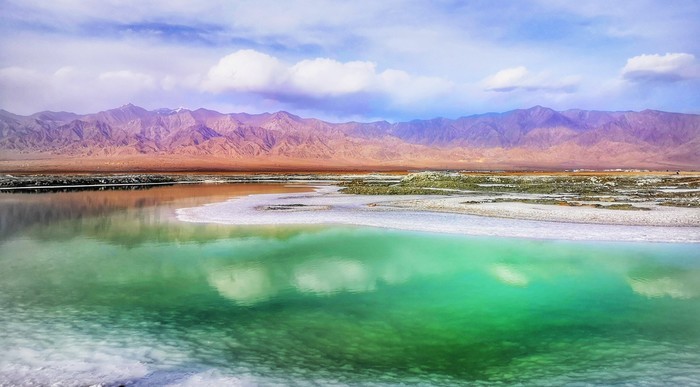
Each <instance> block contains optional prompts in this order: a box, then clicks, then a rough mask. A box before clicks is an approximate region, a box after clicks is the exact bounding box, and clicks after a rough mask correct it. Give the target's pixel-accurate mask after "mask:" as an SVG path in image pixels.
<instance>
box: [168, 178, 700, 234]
mask: <svg viewBox="0 0 700 387" xmlns="http://www.w3.org/2000/svg"><path fill="white" fill-rule="evenodd" d="M338 190H339V188H338V187H335V186H325V187H316V189H315V191H314V192H311V193H295V194H261V195H250V196H245V197H239V198H234V199H231V200H229V201H226V202H223V203H213V204H207V205H204V206H199V207H191V208H181V209H178V210H177V218H178V219H179V220H181V221H185V222H196V223H219V224H232V225H294V224H304V225H309V224H343V225H355V226H369V227H383V228H393V229H401V230H413V231H426V232H441V233H454V234H464V235H474V236H503V237H517V238H536V239H563V240H599V241H649V242H693V243H700V211H698V209H697V208H670V207H668V208H666V207H659V208H658V209H657V208H655V209H654V210H651V211H621V210H617V211H615V210H606V209H599V208H572V207H560V206H553V205H540V204H529V203H505V202H504V203H489V204H488V205H486V204H481V205H472V204H464V202H465V201H466V200H467V199H466V198H465V197H461V196H448V197H445V196H424V195H421V196H417V195H416V196H414V195H406V196H398V195H391V196H381V195H348V194H342V193H339V192H338ZM470 199H473V196H471V197H470Z"/></svg>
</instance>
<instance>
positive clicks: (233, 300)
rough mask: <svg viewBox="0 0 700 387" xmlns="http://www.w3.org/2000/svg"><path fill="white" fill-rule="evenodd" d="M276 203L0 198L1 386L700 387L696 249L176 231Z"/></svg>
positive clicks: (100, 196) (124, 196)
mask: <svg viewBox="0 0 700 387" xmlns="http://www.w3.org/2000/svg"><path fill="white" fill-rule="evenodd" d="M281 190H289V191H296V192H299V191H302V190H306V188H288V187H282V186H276V185H253V184H247V185H204V186H175V187H158V188H153V189H149V190H139V191H98V192H74V193H51V194H39V195H36V194H34V195H28V194H0V217H1V218H2V220H1V222H0V348H2V351H0V385H15V384H20V385H32V384H36V385H47V384H53V383H60V384H61V385H89V384H95V383H102V384H103V385H119V384H126V385H134V386H143V385H168V384H170V385H201V384H208V385H223V384H229V385H231V384H234V385H235V384H238V385H332V384H338V385H344V384H362V385H396V384H408V385H425V384H430V385H451V384H453V385H463V384H465V383H467V384H482V383H483V384H488V385H493V384H518V383H524V384H528V385H533V384H534V385H561V384H567V383H569V384H572V383H573V384H576V383H584V384H588V383H592V384H607V385H609V384H624V383H629V384H632V385H639V384H651V385H669V384H673V385H688V384H699V383H700V252H699V250H700V249H698V245H697V244H695V245H693V244H662V243H611V242H606V243H594V242H571V241H543V240H528V239H507V238H485V237H478V238H477V237H464V236H457V235H443V234H434V233H420V232H407V231H396V230H387V229H375V228H365V227H343V226H332V227H331V226H313V227H289V226H288V227H285V226H259V227H234V226H223V225H201V224H189V223H184V222H179V221H177V219H176V218H175V216H174V211H175V209H177V208H180V207H191V206H193V205H201V204H205V203H208V202H216V201H221V200H225V199H227V198H229V197H232V196H235V195H242V194H251V193H255V192H265V193H270V192H280V191H281Z"/></svg>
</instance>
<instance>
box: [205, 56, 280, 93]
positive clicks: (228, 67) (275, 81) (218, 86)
mask: <svg viewBox="0 0 700 387" xmlns="http://www.w3.org/2000/svg"><path fill="white" fill-rule="evenodd" d="M286 71H287V69H286V68H285V66H284V65H282V63H281V62H280V61H279V60H277V58H274V57H272V56H270V55H267V54H263V53H261V52H257V51H255V50H240V51H236V52H234V53H233V54H230V55H227V56H225V57H223V58H221V60H219V63H217V64H216V65H215V66H214V67H212V68H211V69H210V70H209V74H208V76H207V79H206V80H205V81H204V83H203V84H202V88H203V89H204V90H207V91H212V92H216V93H219V92H222V91H226V90H236V91H251V92H269V91H273V90H275V88H276V87H278V86H279V85H280V84H281V83H282V82H283V78H285V77H286V74H285V72H286Z"/></svg>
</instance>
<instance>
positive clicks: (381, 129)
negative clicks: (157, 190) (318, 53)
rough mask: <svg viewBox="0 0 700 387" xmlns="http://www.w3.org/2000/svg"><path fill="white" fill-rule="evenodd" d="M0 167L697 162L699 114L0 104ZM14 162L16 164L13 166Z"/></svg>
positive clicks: (682, 164) (517, 165) (595, 165)
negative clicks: (359, 112)
mask: <svg viewBox="0 0 700 387" xmlns="http://www.w3.org/2000/svg"><path fill="white" fill-rule="evenodd" d="M0 152H2V154H1V155H0V168H1V169H5V170H12V169H13V166H14V167H17V166H21V165H25V166H26V167H27V168H29V169H31V167H32V165H33V166H37V167H38V166H41V165H50V163H55V164H57V165H66V166H68V167H69V166H70V160H74V161H75V162H78V161H79V165H78V166H80V167H81V168H84V169H90V168H98V167H100V168H104V169H113V170H115V171H116V170H122V169H129V168H140V169H149V166H150V167H151V168H152V169H160V168H161V167H162V168H164V169H178V168H179V167H181V169H190V168H195V169H206V168H207V166H210V167H211V168H212V169H230V170H234V169H285V168H287V167H289V168H307V169H313V168H316V169H343V168H367V169H370V168H466V169H494V168H495V169H528V168H529V169H532V168H541V169H564V168H576V167H579V168H656V169H659V168H682V169H698V168H700V115H695V114H682V113H667V112H661V111H654V110H645V111H641V112H605V111H587V110H566V111H555V110H552V109H549V108H546V107H542V106H535V107H532V108H529V109H518V110H512V111H509V112H504V113H487V114H479V115H472V116H466V117H460V118H457V119H447V118H435V119H430V120H413V121H408V122H397V123H389V122H386V121H378V122H370V123H358V122H346V123H329V122H325V121H322V120H318V119H315V118H301V117H298V116H295V115H293V114H290V113H287V112H283V111H280V112H276V113H263V114H247V113H232V114H223V113H219V112H216V111H213V110H207V109H196V110H188V109H184V108H178V109H157V110H153V111H149V110H146V109H143V108H141V107H138V106H135V105H132V104H128V105H124V106H122V107H119V108H116V109H110V110H106V111H102V112H98V113H94V114H86V115H78V114H74V113H69V112H39V113H35V114H32V115H29V116H20V115H16V114H12V113H10V112H7V111H4V110H0ZM20 169H21V168H20Z"/></svg>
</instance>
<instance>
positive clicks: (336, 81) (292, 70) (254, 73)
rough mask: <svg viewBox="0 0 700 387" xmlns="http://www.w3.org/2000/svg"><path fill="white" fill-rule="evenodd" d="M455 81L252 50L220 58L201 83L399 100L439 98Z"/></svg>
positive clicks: (213, 88)
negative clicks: (285, 58) (281, 57)
mask: <svg viewBox="0 0 700 387" xmlns="http://www.w3.org/2000/svg"><path fill="white" fill-rule="evenodd" d="M453 86H454V85H453V84H452V82H450V81H447V80H445V79H441V78H438V77H425V76H413V75H411V74H409V73H407V72H405V71H402V70H397V69H387V70H384V71H377V65H376V63H373V62H368V61H349V62H340V61H337V60H334V59H330V58H315V59H304V60H301V61H299V62H297V63H294V64H286V63H283V62H282V61H280V60H279V59H278V58H275V57H273V56H271V55H268V54H265V53H262V52H258V51H255V50H250V49H248V50H239V51H236V52H234V53H232V54H230V55H227V56H225V57H223V58H221V60H219V62H218V63H217V64H216V65H215V66H213V67H211V69H210V70H209V72H208V73H207V76H206V79H205V80H204V81H203V82H202V85H201V87H202V90H204V91H208V92H212V93H225V92H236V93H256V94H260V95H264V96H267V97H269V98H278V99H280V100H285V99H290V98H292V99H293V98H304V99H321V98H335V97H343V96H348V95H366V94H378V95H384V96H386V97H388V98H389V99H390V101H391V103H394V104H397V105H401V104H411V103H415V102H417V101H420V100H424V99H431V98H435V97H438V96H440V95H442V94H445V93H447V92H449V91H450V90H451V89H452V88H453Z"/></svg>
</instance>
